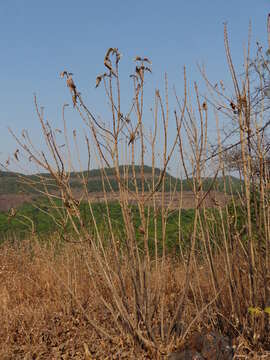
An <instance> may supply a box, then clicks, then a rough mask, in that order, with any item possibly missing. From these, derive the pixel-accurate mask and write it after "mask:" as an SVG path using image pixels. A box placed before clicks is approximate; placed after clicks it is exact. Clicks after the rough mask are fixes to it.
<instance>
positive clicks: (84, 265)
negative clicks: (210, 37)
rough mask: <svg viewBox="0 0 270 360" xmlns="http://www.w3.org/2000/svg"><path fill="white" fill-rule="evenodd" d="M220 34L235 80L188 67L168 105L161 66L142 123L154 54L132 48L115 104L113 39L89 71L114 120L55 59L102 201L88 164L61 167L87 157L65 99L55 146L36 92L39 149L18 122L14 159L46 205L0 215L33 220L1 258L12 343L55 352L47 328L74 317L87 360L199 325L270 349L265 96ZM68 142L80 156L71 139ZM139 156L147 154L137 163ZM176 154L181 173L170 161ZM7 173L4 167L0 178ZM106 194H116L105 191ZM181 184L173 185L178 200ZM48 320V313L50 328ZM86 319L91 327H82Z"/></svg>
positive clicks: (240, 343)
mask: <svg viewBox="0 0 270 360" xmlns="http://www.w3.org/2000/svg"><path fill="white" fill-rule="evenodd" d="M224 34H225V50H226V56H227V60H228V65H229V71H230V74H231V78H232V83H233V89H234V90H233V91H234V92H233V93H226V92H225V89H224V87H223V85H222V83H221V84H218V83H217V84H215V85H213V84H212V83H211V82H210V81H209V80H208V78H207V76H206V74H205V73H204V72H203V71H201V72H202V76H203V78H204V79H205V81H206V84H207V87H208V90H209V93H208V94H206V95H204V96H202V95H200V92H199V90H198V87H197V84H196V83H195V84H194V87H193V88H192V89H193V90H191V89H190V88H189V87H188V84H187V75H186V72H185V70H184V75H183V85H184V91H183V93H184V96H183V99H182V100H180V99H179V97H178V96H177V95H175V99H174V103H176V104H177V106H176V108H173V109H172V111H171V107H170V104H171V102H170V99H169V91H168V87H169V84H168V80H167V77H165V85H164V88H165V92H164V94H165V95H164V97H162V96H161V92H160V91H159V90H156V91H155V94H154V106H153V109H154V110H153V126H152V128H151V129H150V130H149V131H148V129H147V125H146V121H145V106H146V105H145V100H146V99H145V95H144V94H145V92H144V90H145V87H146V82H145V78H146V77H148V76H150V72H151V68H150V67H151V62H150V61H149V59H147V58H141V57H136V59H135V70H134V74H132V76H131V79H132V81H133V85H134V93H133V94H132V95H131V102H130V107H129V109H126V112H125V113H124V110H123V107H122V102H121V85H120V76H119V74H120V54H119V51H118V49H117V48H110V49H108V51H107V52H106V54H105V58H104V65H105V70H106V73H104V74H102V75H98V77H97V87H101V86H102V85H103V86H104V90H105V96H106V100H107V102H109V104H110V109H111V118H110V121H108V120H107V121H102V120H99V119H100V118H99V117H96V116H94V114H93V112H92V110H91V109H90V107H88V106H86V104H85V102H84V97H83V95H82V94H81V93H80V91H79V89H77V87H76V84H75V83H74V80H73V78H72V74H71V73H68V72H67V71H63V72H62V74H61V76H62V78H63V79H65V81H66V85H67V88H68V90H69V91H70V93H71V100H72V103H73V107H74V109H73V110H71V111H77V112H78V114H79V115H80V117H81V119H82V122H83V123H84V125H85V127H86V130H85V133H86V136H85V149H86V152H87V154H88V162H87V163H88V167H89V170H90V164H91V160H92V155H93V154H95V156H96V157H97V162H98V163H99V165H100V170H98V171H97V170H95V171H94V172H93V173H92V174H95V175H93V178H94V183H95V181H98V183H99V185H98V186H101V188H102V193H103V198H104V202H103V203H102V204H97V203H96V201H94V200H93V199H92V198H91V197H90V196H89V194H90V191H91V189H93V188H94V187H95V185H93V187H92V185H91V186H90V184H89V172H88V171H87V172H70V171H69V169H75V168H76V166H74V164H73V162H74V161H76V162H78V163H79V164H82V163H83V161H82V159H81V157H80V153H79V151H78V147H77V146H76V145H77V141H78V135H76V133H75V135H74V133H73V137H72V138H70V137H69V136H68V131H67V129H66V121H65V112H66V111H67V109H66V107H67V106H66V105H64V106H63V132H64V134H65V139H66V143H65V145H66V146H65V149H66V150H65V151H62V147H61V146H62V145H60V144H58V141H57V137H56V135H55V131H54V130H53V127H52V125H51V124H50V123H49V122H48V121H46V120H45V115H44V112H43V111H42V109H40V107H39V105H38V101H37V99H36V98H35V106H36V112H37V117H38V119H39V121H40V124H41V129H42V134H43V137H44V139H45V143H46V146H47V148H46V150H44V149H43V150H38V149H36V148H34V147H33V146H32V143H31V139H29V137H28V136H25V134H24V133H23V134H22V136H21V137H18V136H17V135H16V134H15V133H12V135H13V136H14V138H15V139H16V141H17V143H18V148H19V150H16V152H15V154H16V159H15V160H16V161H17V162H19V161H21V160H20V159H19V158H18V152H20V154H21V153H23V154H24V155H25V157H24V158H26V159H31V161H32V162H34V164H35V165H37V166H38V167H39V168H40V173H39V175H35V176H30V177H25V176H23V182H24V185H28V186H29V187H30V188H32V189H34V190H33V191H35V192H36V193H37V194H39V195H41V196H42V197H43V198H44V196H45V197H46V204H44V202H42V203H38V201H37V203H36V209H37V212H36V213H35V215H34V216H36V219H35V220H33V207H31V206H29V205H25V206H24V207H23V208H22V210H20V211H21V212H19V213H17V214H16V211H11V212H10V213H9V215H8V219H7V215H5V214H1V216H2V219H3V224H5V223H6V224H7V222H9V223H10V224H12V227H13V228H14V229H16V227H18V228H19V226H21V225H22V224H21V223H20V224H19V221H20V222H21V221H23V222H24V224H25V223H26V222H28V224H31V229H32V236H31V239H30V240H29V241H28V242H22V243H20V242H19V243H18V242H16V241H13V245H12V246H11V245H10V244H8V243H7V242H5V243H4V244H3V245H2V252H1V256H2V258H1V266H3V269H4V271H6V275H7V274H12V276H13V279H12V280H13V281H11V280H10V279H8V280H7V278H6V279H5V281H4V282H3V284H2V283H1V286H3V288H2V293H3V294H4V296H3V297H2V300H1V301H2V303H1V306H2V308H1V309H2V310H1V314H2V315H1V316H2V324H3V325H2V329H1V331H2V338H5V339H7V338H10V334H12V335H13V338H12V351H13V354H14V352H15V351H19V350H18V346H17V347H16V343H17V342H18V341H19V342H20V343H21V342H22V339H21V338H22V337H23V338H24V339H26V340H24V342H25V343H24V349H26V350H23V351H28V352H30V354H31V356H36V355H34V354H33V350H30V346H32V348H33V344H34V346H36V347H38V348H39V349H41V346H40V345H39V342H40V341H41V343H42V346H43V347H44V346H46V348H48V344H49V346H51V352H50V354H49V355H48V350H46V351H47V353H46V356H47V358H48V357H53V356H54V355H53V354H52V353H53V351H56V352H57V356H61V351H63V347H62V349H61V348H60V344H59V339H57V341H56V343H54V345H51V343H52V341H53V340H52V338H53V337H54V336H55V335H56V334H58V335H56V336H57V337H60V338H61V337H62V334H63V331H67V330H66V329H67V325H66V324H67V322H70V321H71V322H72V325H71V326H70V329H72V330H70V331H71V332H72V334H74V333H76V332H79V333H82V334H83V335H81V338H83V340H82V341H83V342H84V345H83V352H84V355H82V350H80V351H81V353H80V356H85V357H88V359H90V358H91V357H92V356H93V357H95V358H101V359H102V358H106V356H110V355H111V354H112V353H113V355H114V356H115V357H117V356H118V357H119V356H120V357H121V358H125V356H126V358H132V357H135V358H136V357H137V358H138V357H140V358H152V359H153V358H154V359H161V358H164V357H165V356H167V355H168V354H170V352H171V351H172V350H173V349H177V348H181V347H182V346H183V344H184V343H185V342H186V340H187V338H188V336H189V335H190V334H191V333H192V332H193V331H195V329H198V328H199V329H207V330H209V329H210V330H216V331H219V332H221V333H222V334H226V335H228V336H229V337H230V338H231V339H234V340H235V342H236V351H237V352H238V354H240V353H241V355H242V356H245V355H246V356H252V352H253V351H257V352H260V351H261V352H263V351H265V352H266V351H267V349H269V344H270V337H269V327H270V318H269V314H268V312H267V311H265V309H268V308H269V306H270V304H269V299H270V290H269V289H270V257H269V254H270V252H269V251H270V231H269V223H270V212H269V171H268V162H267V158H268V156H267V153H268V147H267V137H266V132H267V121H265V119H264V103H263V101H262V102H259V103H258V102H256V106H255V105H254V103H253V98H252V96H251V94H252V92H251V88H252V84H253V81H252V82H251V74H250V63H251V61H250V55H249V51H248V52H247V54H248V55H247V56H246V57H245V59H244V64H245V72H244V74H242V75H240V76H237V75H236V70H235V68H234V65H233V62H232V58H231V53H230V47H229V42H228V36H227V29H226V26H225V33H224ZM264 71H266V70H265V69H264ZM260 74H261V73H260V72H259V75H260ZM258 80H260V77H259V79H258ZM257 83H260V81H258V82H257ZM188 88H189V90H187V89H188ZM192 91H193V96H194V99H193V98H192V95H191V94H192ZM194 104H196V105H194ZM212 114H213V115H214V118H215V123H216V126H217V129H216V132H217V144H216V146H215V147H214V148H213V146H212V144H209V143H208V133H207V132H208V128H209V121H210V120H209V119H210V115H212ZM258 114H259V115H260V116H259V115H258ZM224 115H225V116H226V117H229V118H230V119H231V122H232V124H233V125H234V132H233V134H232V136H231V137H229V138H228V136H227V134H225V135H224V134H223V133H222V132H221V131H220V127H219V126H220V125H219V122H220V121H222V118H223V116H224ZM169 121H170V122H172V121H174V123H175V129H174V131H169V130H168V129H169ZM262 122H263V124H262ZM230 142H231V143H230ZM72 143H74V144H75V149H76V160H74V156H72V155H71V151H70V148H71V144H72ZM237 147H238V149H239V151H238V155H237V162H238V166H237V167H234V169H233V170H234V171H236V170H237V171H238V179H239V180H236V178H233V177H232V175H233V173H231V172H230V169H229V166H228V164H229V162H228V161H227V158H226V154H229V152H230V151H231V150H232V149H234V148H237ZM161 149H162V151H161V152H160V150H161ZM211 149H212V150H211ZM147 159H148V161H149V159H151V160H150V161H151V167H146V166H145V164H146V162H147ZM172 160H173V162H174V164H175V165H177V166H179V168H180V169H181V172H182V173H183V174H184V175H185V182H182V183H181V182H177V181H176V180H175V178H173V177H170V176H169V175H168V174H167V171H168V166H169V165H170V162H171V161H172ZM234 161H235V159H234ZM123 163H124V164H127V165H123ZM254 163H255V164H256V165H257V166H256V167H255V166H254ZM66 164H68V165H69V166H68V167H67V165H66ZM157 168H160V170H157ZM209 172H211V175H210V178H209ZM97 174H98V175H97ZM8 176H9V174H8V173H5V174H4V176H2V178H3V179H5V177H8ZM10 176H11V178H12V179H14V177H15V178H16V176H15V175H14V174H10ZM97 176H98V177H99V178H98V179H97V178H96V177H97ZM20 178H21V179H22V177H20ZM93 178H92V179H93ZM234 183H237V187H238V188H237V189H235V188H234V186H233V184H234ZM74 184H76V186H73V185H74ZM184 184H187V188H188V189H189V190H191V191H192V193H193V197H194V209H193V210H191V211H188V212H187V211H185V210H184V209H183V206H182V200H183V199H182V195H183V190H184ZM217 184H218V187H220V189H221V190H222V191H223V192H224V194H228V196H229V197H230V202H223V203H221V202H216V204H215V209H210V210H209V209H208V208H207V206H206V204H205V202H204V199H205V197H206V196H207V194H208V193H209V192H210V190H212V189H214V188H215V186H216V185H217ZM78 186H79V187H80V189H81V196H79V197H78V196H77V195H78V194H76V191H75V190H76V188H77V187H78ZM12 188H14V187H12ZM16 191H17V190H16ZM111 193H115V194H116V197H117V198H116V200H117V201H116V202H114V203H112V202H111V199H110V195H111ZM168 193H169V197H168ZM176 193H180V196H179V197H178V198H177V201H178V205H177V207H175V208H174V209H173V208H172V199H173V197H174V195H175V194H176ZM43 214H44V216H45V215H46V216H47V217H46V220H45V218H43ZM49 219H50V220H49ZM43 220H44V223H45V224H44V223H43ZM48 221H50V225H49V224H48ZM6 226H7V225H6ZM25 226H26V225H25ZM27 226H29V225H27ZM48 226H52V229H56V231H55V232H54V233H53V234H51V235H50V236H49V235H47V236H46V241H45V242H40V241H39V242H38V241H37V240H38V234H37V231H36V228H39V230H40V231H42V229H44V230H45V229H46V228H47V227H48ZM39 240H40V239H39ZM176 244H177V247H176ZM2 254H3V255H2ZM12 284H16V285H15V286H17V290H18V289H19V291H17V292H16V291H15V290H14V287H13V285H12ZM37 297H38V298H39V301H37V300H35V299H36V298H37ZM10 299H11V301H9V300H10ZM27 306H28V308H30V309H31V314H29V311H28V312H27ZM42 306H43V307H42ZM21 309H22V310H23V311H24V313H23V312H21V311H20V310H21ZM252 309H263V311H253V310H252ZM14 310H15V311H14ZM21 314H23V315H21ZM46 314H49V315H46ZM52 314H54V315H52ZM10 318H11V320H10ZM67 319H68V320H67ZM42 323H43V325H42ZM44 323H46V324H47V325H48V326H49V327H48V328H47V330H46V331H44V327H45V326H44ZM52 324H54V325H52ZM57 324H58V325H57ZM59 324H61V325H59ZM59 327H60V328H59ZM33 329H34V330H33ZM83 329H84V330H83ZM85 329H87V333H88V334H91V336H92V337H89V335H88V337H87V336H86V335H85V333H86V330H85ZM67 338H69V335H65V339H67ZM40 339H41V340H40ZM91 339H94V345H93V340H91ZM6 343H7V342H6ZM97 344H98V348H97V347H95V346H96V345H97ZM120 344H121V345H120ZM81 347H82V343H81ZM67 348H68V349H69V350H68V351H74V349H75V346H73V347H72V346H71V345H68V344H65V345H64V350H65V351H66V350H67ZM9 349H10V348H9ZM6 351H7V350H6ZM73 355H74V354H72V356H73ZM268 355H269V354H268ZM68 356H71V355H70V354H69V355H68ZM74 356H75V355H74Z"/></svg>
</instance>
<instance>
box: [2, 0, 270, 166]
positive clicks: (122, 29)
mask: <svg viewBox="0 0 270 360" xmlns="http://www.w3.org/2000/svg"><path fill="white" fill-rule="evenodd" d="M268 12H270V1H265V0H257V1H254V0H237V1H236V0H226V1H220V0H215V1H214V0H207V1H205V0H204V1H202V0H197V1H195V0H189V1H182V0H178V1H176V0H167V1H164V0H163V1H160V0H155V1H153V0H147V1H141V0H137V1H130V0H125V1H122V0H118V1H114V2H112V1H104V0H99V1H95V0H91V1H90V0H88V1H87V0H76V1H70V0H54V1H52V0H46V1H40V0H10V1H0V44H1V50H0V68H1V83H0V84H1V88H0V91H1V96H0V162H1V161H2V162H4V161H5V159H6V158H7V157H8V156H9V154H12V153H13V152H14V149H16V144H15V142H14V140H13V139H12V137H11V136H10V134H9V131H8V127H10V128H11V129H12V130H13V131H14V132H16V133H17V134H20V133H21V131H22V130H23V129H27V130H28V131H29V133H30V134H31V136H32V138H33V139H34V141H35V142H36V143H37V144H39V141H40V126H39V122H38V119H37V116H36V114H35V108H34V102H33V95H34V94H36V95H37V98H38V102H39V104H40V105H42V106H44V107H45V112H46V116H47V118H48V119H49V120H50V121H51V122H52V124H53V126H55V127H57V126H58V125H59V124H60V121H61V111H62V105H63V104H64V103H66V102H69V103H70V94H69V92H68V90H67V89H66V87H65V84H64V82H63V80H61V79H60V76H59V74H60V72H61V71H63V70H68V71H71V72H72V73H74V79H75V80H76V84H77V86H79V88H80V90H81V91H82V93H83V94H84V96H85V99H86V102H87V104H89V106H90V107H91V108H92V109H93V111H94V112H95V114H96V115H100V114H102V112H103V110H104V108H105V107H106V106H107V105H106V103H104V97H103V95H102V94H101V92H102V91H101V90H100V89H99V88H98V89H95V79H96V76H97V75H98V74H100V73H102V72H104V66H103V59H104V55H105V52H106V50H107V49H108V48H109V47H118V48H119V51H120V52H121V53H122V54H123V58H122V61H121V72H122V73H123V74H125V75H126V78H127V79H128V75H129V74H130V73H131V72H132V71H133V68H134V62H133V61H132V59H133V58H134V57H135V56H137V55H141V56H147V57H149V58H150V59H151V61H152V63H153V65H152V70H153V75H152V78H151V84H152V85H151V86H152V87H153V88H155V87H160V86H163V83H162V82H163V79H164V73H165V72H167V73H168V79H169V86H170V87H172V86H173V85H175V86H176V88H178V89H182V85H183V76H182V75H183V66H184V65H186V66H187V71H188V77H189V79H190V80H192V81H193V80H198V81H199V79H200V74H199V72H198V69H197V64H198V63H200V64H204V65H205V66H206V71H207V73H208V76H209V78H210V79H217V80H219V79H221V78H225V79H226V76H227V75H226V74H227V73H228V71H227V66H226V61H225V56H224V55H225V52H224V41H223V24H224V22H227V25H228V30H229V34H230V43H231V50H232V55H233V59H234V61H235V63H236V65H237V66H239V71H241V70H240V69H241V64H242V62H243V49H244V46H245V45H246V43H247V37H248V26H249V21H251V24H252V43H253V44H255V43H256V41H260V43H262V44H263V45H264V46H266V44H267V33H266V19H267V14H268ZM128 86H129V85H128V82H127V81H125V82H124V83H123V92H124V93H125V90H127V92H128ZM180 92H181V90H180ZM123 101H125V96H124V97H123ZM152 101H153V98H150V97H149V106H151V102H152ZM124 105H125V104H124ZM72 116H73V115H72V113H70V118H69V121H70V126H71V127H73V126H74V124H73V123H72Z"/></svg>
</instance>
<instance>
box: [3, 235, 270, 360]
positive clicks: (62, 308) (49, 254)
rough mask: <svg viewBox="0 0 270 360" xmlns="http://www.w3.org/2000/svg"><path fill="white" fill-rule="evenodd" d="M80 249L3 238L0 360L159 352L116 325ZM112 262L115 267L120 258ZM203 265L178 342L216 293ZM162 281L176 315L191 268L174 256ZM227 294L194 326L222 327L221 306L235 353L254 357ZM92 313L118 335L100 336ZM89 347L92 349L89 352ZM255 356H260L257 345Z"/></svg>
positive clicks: (127, 356)
mask: <svg viewBox="0 0 270 360" xmlns="http://www.w3.org/2000/svg"><path fill="white" fill-rule="evenodd" d="M81 251H82V249H81V248H80V249H79V248H78V247H77V246H67V245H65V246H64V248H61V249H59V248H58V246H56V245H53V246H51V247H50V248H48V247H47V248H45V247H42V246H41V245H38V244H37V243H35V242H33V241H28V242H24V243H23V244H21V245H20V246H18V247H11V246H10V245H5V246H3V247H2V248H1V255H0V294H1V298H0V321H1V328H0V339H1V343H0V349H1V350H0V358H1V359H88V360H89V359H106V358H107V359H147V358H148V359H154V358H158V355H157V354H153V353H152V354H150V353H149V351H147V350H144V349H143V348H142V347H139V346H138V345H137V344H136V343H134V342H133V341H132V338H131V337H129V336H126V337H124V335H123V334H121V333H120V331H119V329H117V328H116V327H115V322H114V321H113V319H112V317H111V315H110V314H109V313H108V311H107V310H106V308H105V307H104V306H103V304H102V303H101V301H100V299H99V296H98V294H97V293H96V292H95V290H93V286H92V283H91V278H90V277H89V273H88V270H87V267H86V265H85V261H84V257H83V256H82V253H81ZM83 251H84V252H86V251H87V255H88V257H90V258H92V256H91V251H90V249H88V250H87V249H86V248H84V249H83ZM92 260H93V261H94V259H93V258H92ZM238 260H239V259H238ZM111 261H112V267H114V264H113V262H114V260H113V259H111ZM215 261H216V263H217V266H218V268H219V282H224V276H225V275H224V271H223V267H224V264H223V263H222V261H223V260H222V258H219V259H216V260H215ZM199 270H200V271H199V272H196V276H195V274H194V276H193V280H192V281H191V284H190V288H189V291H188V296H187V301H186V304H185V309H184V314H183V315H184V316H183V318H182V321H181V322H180V323H179V327H181V329H175V338H176V341H175V344H174V346H175V347H176V344H177V339H178V337H179V336H180V335H179V334H180V332H182V331H183V329H185V330H186V329H187V328H188V326H189V325H190V324H191V322H192V321H193V320H194V318H195V317H196V315H198V311H199V309H200V308H203V306H205V305H207V304H208V303H209V301H211V299H212V298H213V296H214V294H213V290H212V288H211V287H210V286H209V272H208V267H207V266H204V264H201V265H200V269H199ZM127 271H128V269H126V278H125V282H126V298H127V300H128V301H130V302H132V299H133V293H132V290H131V289H132V287H131V286H129V285H130V284H129V276H128V273H127ZM154 271H155V270H153V272H154ZM95 276H97V277H98V276H99V275H98V274H96V275H95ZM157 276H159V275H157ZM154 277H155V275H154V276H153V278H154ZM163 280H165V281H166V288H165V308H166V315H165V316H168V317H170V316H171V313H172V312H173V310H174V308H175V307H176V306H177V303H178V302H179V299H180V298H181V295H182V293H183V287H184V282H185V269H184V268H183V266H182V265H180V264H179V263H176V262H175V260H173V259H171V260H167V263H166V266H165V273H164V278H163ZM198 283H200V286H199V287H198ZM152 286H155V283H153V284H152ZM116 287H117V284H116ZM100 289H101V291H102V292H103V295H104V297H110V296H111V295H110V293H109V292H107V293H106V284H104V283H102V281H101V282H100ZM198 289H199V290H198ZM198 291H199V292H200V294H199V293H198ZM71 293H72V295H71ZM226 293H227V291H226V290H225V288H224V293H223V294H222V296H221V299H222V300H221V301H222V304H220V305H219V306H220V309H218V306H217V305H215V306H209V308H207V309H206V310H205V311H204V312H203V313H201V316H200V318H198V321H196V324H194V325H195V326H192V327H191V329H190V330H191V332H192V331H193V330H195V329H196V330H198V329H200V328H201V329H209V330H210V329H213V328H215V329H216V328H218V323H217V319H218V312H219V310H222V316H223V317H227V319H228V326H227V328H225V327H224V328H223V333H226V334H227V335H229V336H230V337H233V340H234V343H235V346H236V350H237V352H236V354H239V355H240V354H242V355H244V354H246V356H247V357H246V358H256V357H253V355H252V353H251V350H250V348H251V346H250V344H249V343H248V341H247V340H246V339H245V338H244V337H243V336H242V334H241V333H238V332H237V331H235V329H233V327H231V326H230V325H229V319H230V314H229V312H230V304H229V299H228V298H227V296H226ZM73 295H75V297H74V296H73ZM226 312H227V313H226ZM88 318H91V319H95V320H96V322H97V323H98V324H100V325H102V326H103V327H104V328H105V329H107V331H109V332H110V334H111V335H112V340H108V339H106V338H105V337H102V336H100V335H98V334H97V333H96V332H95V331H94V330H93V328H92V326H90V325H89V322H88ZM247 318H248V314H247ZM247 320H248V319H247ZM158 321H160V319H153V327H154V323H155V322H158ZM215 322H216V323H215ZM165 331H166V330H165ZM157 338H158V336H157ZM87 349H88V350H89V354H90V355H89V356H88V357H87ZM248 353H249V355H247V354H248ZM254 356H255V355H254ZM257 356H258V357H257V358H260V357H259V352H258V355H257ZM269 356H270V354H269ZM164 357H165V352H164ZM236 358H237V357H236ZM239 358H240V357H239ZM241 358H245V357H241Z"/></svg>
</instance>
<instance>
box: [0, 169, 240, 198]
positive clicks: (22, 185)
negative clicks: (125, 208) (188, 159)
mask: <svg viewBox="0 0 270 360" xmlns="http://www.w3.org/2000/svg"><path fill="white" fill-rule="evenodd" d="M124 171H127V170H126V167H124V166H122V167H121V168H120V172H121V174H123V173H124ZM105 172H106V175H107V177H108V178H109V182H108V181H105V187H106V190H107V191H110V189H111V188H112V189H113V190H115V191H117V190H118V185H117V181H116V178H115V169H114V168H107V169H105ZM135 172H136V174H138V176H137V183H138V186H139V188H141V181H140V167H139V166H136V167H135ZM160 172H161V171H160V169H157V168H156V169H155V172H154V173H155V182H156V183H157V181H158V179H159V176H160ZM144 174H145V190H146V191H147V190H149V189H151V188H152V168H151V167H149V166H145V168H144ZM83 176H84V177H85V178H87V179H88V182H87V188H88V191H89V192H90V193H91V192H100V191H103V188H102V182H101V178H102V177H101V170H100V169H94V170H90V171H89V172H83V173H79V172H78V173H74V172H72V173H71V174H70V185H71V187H72V188H73V189H78V190H80V189H82V187H83V181H82V177H83ZM128 176H129V178H130V180H129V188H130V189H131V190H132V189H134V184H133V181H132V180H131V177H132V170H131V168H130V167H129V169H128ZM41 177H42V178H43V179H46V185H47V186H49V187H51V188H52V189H53V188H55V189H56V188H57V187H56V184H55V181H54V180H53V179H52V178H51V176H50V175H49V174H35V175H23V174H19V173H14V172H6V171H0V195H1V194H18V193H26V194H27V193H28V194H35V193H37V191H36V188H42V186H41V185H40V179H41ZM29 183H32V185H33V186H28V185H26V184H29ZM230 183H231V186H232V190H233V192H235V191H239V190H240V189H241V181H240V180H239V179H237V178H235V177H231V176H230V177H229V176H227V177H226V179H225V184H226V191H230V185H229V184H230ZM212 185H213V179H212V178H205V179H204V180H203V190H205V191H206V190H208V189H209V188H210V187H211V186H212ZM175 186H176V189H177V190H180V189H181V188H182V189H183V190H184V191H191V190H192V186H191V185H190V183H189V182H188V181H187V180H182V182H181V181H180V179H177V178H176V177H174V176H172V175H170V174H169V173H166V174H165V190H166V191H170V190H172V189H173V188H174V187H175ZM213 188H214V189H215V190H218V191H223V190H224V180H223V178H217V179H216V181H215V183H214V185H213Z"/></svg>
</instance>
